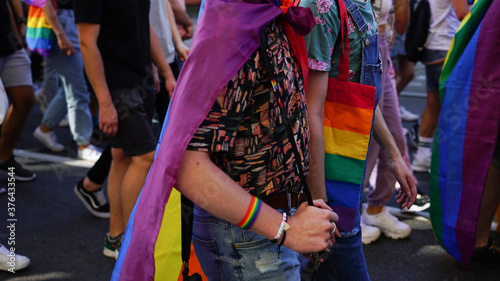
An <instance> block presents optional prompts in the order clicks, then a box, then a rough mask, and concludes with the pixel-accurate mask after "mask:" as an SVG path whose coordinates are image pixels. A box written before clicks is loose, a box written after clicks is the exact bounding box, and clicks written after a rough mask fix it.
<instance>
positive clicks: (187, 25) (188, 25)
mask: <svg viewBox="0 0 500 281" xmlns="http://www.w3.org/2000/svg"><path fill="white" fill-rule="evenodd" d="M169 1H170V6H171V7H172V11H173V12H174V16H175V22H176V23H178V24H180V25H182V26H183V27H184V31H186V35H185V36H184V38H183V39H184V40H185V39H188V38H191V37H192V36H193V21H192V20H191V18H189V15H188V14H187V13H186V11H184V9H183V8H182V6H181V5H180V4H179V2H177V0H169Z"/></svg>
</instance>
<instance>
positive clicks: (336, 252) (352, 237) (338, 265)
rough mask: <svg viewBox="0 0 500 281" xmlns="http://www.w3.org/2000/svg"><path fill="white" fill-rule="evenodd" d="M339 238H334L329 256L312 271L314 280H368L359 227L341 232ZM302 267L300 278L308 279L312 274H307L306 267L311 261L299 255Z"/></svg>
mask: <svg viewBox="0 0 500 281" xmlns="http://www.w3.org/2000/svg"><path fill="white" fill-rule="evenodd" d="M340 234H341V235H342V237H341V238H336V243H335V245H334V246H333V248H332V251H331V252H330V256H329V257H328V258H327V259H326V260H325V262H323V263H322V264H321V265H320V267H319V268H318V270H316V272H314V273H313V274H314V275H315V280H321V281H327V280H328V281H337V280H348V281H366V280H370V277H369V276H368V272H367V270H366V263H365V256H364V253H363V244H362V243H361V227H360V226H358V227H355V228H354V229H353V230H352V231H351V232H341V233H340ZM300 264H301V267H302V280H310V279H311V278H312V276H313V275H312V274H311V272H310V271H309V273H310V274H307V271H306V269H307V268H311V267H312V266H313V265H311V261H309V260H308V259H307V258H306V257H304V256H301V257H300Z"/></svg>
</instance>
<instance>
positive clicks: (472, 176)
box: [430, 0, 500, 265]
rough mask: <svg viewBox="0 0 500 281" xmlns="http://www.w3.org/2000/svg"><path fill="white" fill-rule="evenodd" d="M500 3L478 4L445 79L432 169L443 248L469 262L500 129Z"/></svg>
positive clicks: (435, 221)
mask: <svg viewBox="0 0 500 281" xmlns="http://www.w3.org/2000/svg"><path fill="white" fill-rule="evenodd" d="M498 46H500V0H478V1H476V3H475V4H474V6H473V8H472V10H471V13H470V15H468V16H467V17H466V19H464V21H463V22H462V24H461V26H460V28H459V30H458V31H457V34H456V35H455V38H454V41H453V44H452V46H451V48H450V51H449V53H448V56H447V60H446V62H445V64H444V67H443V71H442V74H441V79H440V95H441V104H442V107H441V114H440V118H439V122H438V128H437V131H436V135H435V137H434V145H433V152H432V163H431V208H430V216H431V223H432V227H433V231H434V234H435V236H436V239H437V240H438V242H439V244H440V245H441V246H442V247H443V248H444V249H445V250H446V251H447V252H448V253H449V254H450V255H451V256H453V257H454V258H455V259H456V260H457V261H459V262H461V263H462V264H464V265H467V263H468V262H469V260H470V258H471V256H472V253H473V251H474V247H475V239H476V227H477V220H478V216H479V208H480V204H481V198H482V195H483V190H484V185H485V182H486V177H487V173H488V167H489V165H490V161H491V158H492V155H493V151H494V148H495V143H496V139H497V134H498V129H499V124H500V67H499V66H498V63H496V60H497V58H498V57H500V48H499V47H498Z"/></svg>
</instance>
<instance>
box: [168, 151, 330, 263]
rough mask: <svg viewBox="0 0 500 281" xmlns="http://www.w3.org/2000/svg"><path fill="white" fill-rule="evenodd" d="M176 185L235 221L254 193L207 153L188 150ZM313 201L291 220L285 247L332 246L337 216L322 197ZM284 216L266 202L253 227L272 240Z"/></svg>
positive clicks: (305, 250) (300, 249)
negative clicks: (229, 174)
mask: <svg viewBox="0 0 500 281" xmlns="http://www.w3.org/2000/svg"><path fill="white" fill-rule="evenodd" d="M175 186H176V188H177V189H178V190H179V191H180V192H181V193H182V194H184V195H185V196H186V197H188V198H189V199H191V201H193V202H194V203H195V204H197V205H198V206H200V207H201V208H203V209H205V210H207V211H208V212H210V213H211V214H213V215H215V216H217V217H220V218H222V219H224V220H227V221H229V222H231V223H234V224H236V223H238V222H239V221H240V220H241V218H243V216H244V215H245V212H246V210H247V208H248V206H249V205H250V200H251V195H250V194H249V193H248V192H246V191H245V190H244V189H243V188H241V186H239V185H238V184H237V183H236V182H234V181H233V180H231V178H229V177H228V176H227V175H226V174H225V173H224V172H222V171H221V170H220V169H219V168H218V167H217V166H215V164H214V163H213V162H212V161H211V160H210V158H209V155H208V153H205V152H199V151H190V150H186V151H185V153H184V157H183V159H182V162H181V165H180V168H179V172H178V177H177V183H176V185H175ZM314 203H315V206H316V207H310V206H307V203H303V204H302V205H301V206H300V207H299V208H298V209H297V212H296V213H295V214H294V215H293V216H291V217H290V218H289V219H288V223H289V224H290V226H291V228H290V230H289V231H287V235H286V239H285V243H284V245H285V246H286V247H288V248H290V249H292V250H295V251H298V252H302V253H309V252H320V251H325V250H326V251H328V250H329V249H330V248H331V247H332V246H333V243H332V239H333V235H332V234H331V231H332V230H333V225H332V224H331V222H332V221H334V222H336V221H337V220H338V216H337V215H336V214H335V213H334V212H332V211H331V209H330V208H329V207H328V206H326V204H325V202H323V201H322V200H315V202H314ZM281 218H282V215H281V214H280V213H278V212H277V211H276V210H274V209H272V208H271V207H269V206H268V205H267V204H264V203H263V204H262V209H261V211H260V213H259V215H258V217H257V220H256V221H255V223H254V225H253V226H252V228H251V230H252V231H253V232H255V233H257V234H260V235H262V236H264V237H265V238H267V239H271V240H272V239H273V238H274V236H275V235H276V233H277V232H278V228H279V225H280V223H281Z"/></svg>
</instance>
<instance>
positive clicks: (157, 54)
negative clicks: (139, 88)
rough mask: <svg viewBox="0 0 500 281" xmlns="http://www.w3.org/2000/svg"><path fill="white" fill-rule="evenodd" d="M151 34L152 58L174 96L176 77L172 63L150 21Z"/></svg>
mask: <svg viewBox="0 0 500 281" xmlns="http://www.w3.org/2000/svg"><path fill="white" fill-rule="evenodd" d="M149 34H150V41H151V58H152V60H153V63H154V64H155V65H156V67H158V69H159V70H160V72H161V74H162V75H163V77H165V87H166V89H167V91H168V94H169V96H170V97H171V96H172V93H173V92H174V88H175V78H174V74H173V73H172V69H171V68H170V65H168V63H167V60H166V59H165V56H164V55H163V51H162V50H161V46H160V42H159V41H158V36H157V35H156V32H155V29H154V28H153V26H152V25H151V23H149Z"/></svg>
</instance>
